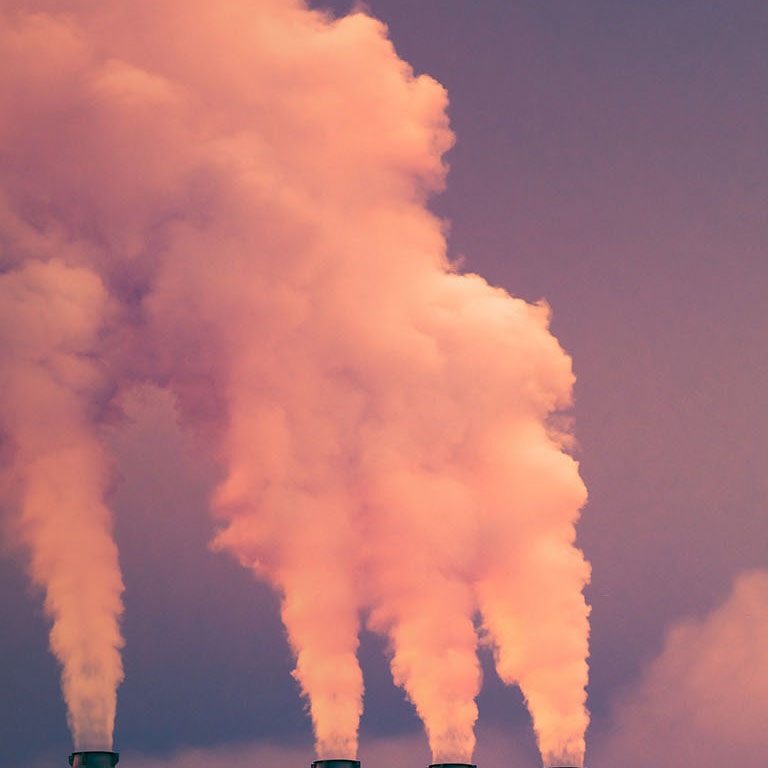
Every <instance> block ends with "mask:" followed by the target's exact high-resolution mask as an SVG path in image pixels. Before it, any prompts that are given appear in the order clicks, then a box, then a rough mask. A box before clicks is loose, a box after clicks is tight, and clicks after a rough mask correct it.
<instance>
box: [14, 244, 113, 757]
mask: <svg viewBox="0 0 768 768" xmlns="http://www.w3.org/2000/svg"><path fill="white" fill-rule="evenodd" d="M106 302H107V297H106V293H105V291H104V289H103V287H102V285H101V283H100V281H99V279H98V278H97V277H96V276H95V275H94V274H93V273H92V272H89V271H88V270H86V269H82V268H73V267H68V266H66V265H65V264H64V263H63V262H61V261H58V260H54V259H52V260H49V261H38V260H30V261H27V262H26V263H25V264H24V265H23V266H22V267H20V268H18V269H16V270H12V271H9V272H6V273H5V274H3V275H2V276H0V355H2V360H3V368H2V373H1V374H0V384H1V386H2V398H0V424H1V425H2V429H3V432H4V433H5V438H6V439H5V441H4V443H5V449H6V450H7V451H8V453H9V454H10V461H9V462H7V465H6V467H5V471H4V474H3V477H2V489H3V491H4V496H6V500H7V501H8V504H9V506H11V507H12V508H14V509H15V510H16V511H17V513H18V515H17V518H16V520H15V522H16V528H17V533H18V536H19V537H20V539H21V540H22V541H23V543H24V544H25V545H26V547H27V548H28V550H29V552H30V567H29V568H30V574H31V577H32V579H33V581H34V582H35V583H36V584H38V585H40V586H41V587H42V588H43V589H44V591H45V610H46V613H47V614H48V615H49V616H50V617H51V619H52V620H53V627H52V630H51V649H52V650H53V652H54V654H55V655H56V657H57V658H58V660H59V661H60V662H61V665H62V676H61V677H62V688H63V692H64V698H65V700H66V703H67V709H68V718H69V723H70V727H71V729H72V734H73V737H74V741H75V745H76V746H77V747H78V748H100V749H104V748H110V747H111V745H112V728H113V724H114V719H115V699H116V695H115V694H116V689H117V686H118V684H119V683H120V681H121V679H122V666H121V662H120V654H119V651H118V649H119V647H120V646H121V645H122V640H121V637H120V632H119V628H118V617H119V615H120V613H121V612H122V604H121V601H120V593H121V592H122V583H121V578H120V569H119V566H118V563H117V550H116V548H115V545H114V542H113V541H112V536H111V532H110V515H109V511H108V510H107V508H106V507H105V505H104V501H103V499H104V491H105V485H106V483H107V480H108V463H107V460H106V458H105V456H104V452H103V450H102V448H101V445H100V444H99V441H98V439H97V436H96V434H95V429H94V423H95V417H96V414H94V412H93V404H94V403H96V402H98V401H99V400H100V399H101V393H102V391H103V389H104V386H105V382H104V375H103V372H102V371H101V370H100V366H99V364H98V362H97V361H95V360H94V359H92V358H91V355H92V354H93V353H94V349H95V344H96V341H97V337H98V333H99V329H100V327H101V325H102V323H103V321H104V315H105V312H106V310H107V305H106Z"/></svg>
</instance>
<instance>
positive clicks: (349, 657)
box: [0, 0, 589, 762]
mask: <svg viewBox="0 0 768 768" xmlns="http://www.w3.org/2000/svg"><path fill="white" fill-rule="evenodd" d="M65 6H66V7H65V8H62V7H61V6H60V5H56V7H55V8H56V9H55V10H53V11H51V10H48V9H49V8H52V7H53V6H51V5H50V4H49V3H48V2H47V0H40V2H39V4H38V5H37V6H36V7H38V8H39V10H40V11H41V13H38V14H30V13H28V12H24V13H21V14H19V13H15V12H13V10H12V9H10V8H8V9H6V10H5V12H4V22H3V27H2V35H3V40H0V43H2V42H4V43H5V44H4V45H2V44H0V59H2V61H0V63H2V64H3V65H4V66H3V69H2V71H5V72H13V73H14V81H13V82H12V83H8V82H4V83H3V87H4V90H0V99H4V100H5V101H4V102H3V103H5V104H11V103H13V104H15V105H16V107H15V109H14V110H12V111H10V110H8V109H6V110H5V114H6V115H7V117H5V118H4V123H3V124H2V125H0V141H2V146H4V147H10V148H11V149H12V150H13V151H12V153H11V157H12V158H13V159H12V161H10V162H9V164H8V167H7V169H6V170H5V171H4V172H3V173H4V176H3V177H2V184H3V189H4V190H5V191H6V195H7V197H8V203H7V206H6V208H5V209H3V211H4V214H3V216H4V218H3V219H2V222H3V224H4V225H5V227H6V229H8V230H9V231H16V230H17V229H19V228H20V227H22V225H23V222H24V221H25V217H28V216H30V215H31V214H30V213H29V212H34V213H35V216H36V218H35V222H36V235H35V236H36V237H37V238H39V239H41V240H43V241H49V240H50V239H51V238H54V237H62V238H63V239H64V240H65V241H66V242H67V244H68V246H67V247H68V254H67V255H66V256H65V257H64V258H65V260H66V261H67V264H68V265H73V266H75V265H76V266H78V267H83V266H87V267H88V268H89V269H92V270H94V271H95V272H96V273H97V274H98V275H99V276H100V279H101V280H102V283H103V285H105V286H108V288H109V291H110V292H111V296H112V299H113V300H114V301H115V302H116V303H117V304H118V305H119V307H120V310H119V317H120V318H122V320H123V325H122V327H121V329H120V332H119V333H117V334H116V337H115V342H114V344H113V345H112V346H111V347H110V349H109V350H108V353H102V352H99V353H98V354H106V356H107V357H106V360H105V364H106V365H108V366H109V367H110V370H115V371H118V372H119V373H120V376H121V382H122V383H123V384H124V385H127V382H129V381H130V380H131V379H145V380H149V381H152V382H155V383H157V384H160V385H162V386H168V387H170V388H171V389H172V391H173V392H174V394H175V396H176V398H177V402H178V406H179V411H180V414H181V418H182V419H183V420H184V422H185V423H187V424H189V425H192V426H194V428H195V429H197V430H199V431H200V432H201V433H203V434H204V435H205V436H206V439H207V444H209V445H211V446H212V450H214V451H215V453H216V458H217V459H218V461H219V462H220V464H221V466H222V467H223V468H224V474H225V476H224V479H223V481H222V483H221V485H220V486H219V488H218V489H217V490H216V493H215V495H214V498H213V503H212V507H213V512H214V514H215V516H216V519H217V521H218V525H219V529H218V533H217V536H216V546H217V547H218V548H220V549H224V550H228V551H230V552H232V553H233V554H234V555H235V556H236V557H238V558H239V559H240V561H241V562H242V563H243V564H244V565H245V566H246V567H248V568H250V569H252V570H253V572H254V573H255V574H256V575H257V576H258V577H259V578H264V579H267V580H269V582H270V583H271V584H272V585H273V586H274V587H275V589H276V590H278V591H279V593H280V595H281V597H282V618H283V621H284V624H285V627H286V630H287V635H288V639H289V642H290V644H291V647H292V649H293V651H294V653H295V655H296V668H295V672H294V674H295V677H296V679H297V680H298V682H299V684H300V686H301V690H302V692H303V693H304V695H306V697H307V699H308V703H309V710H310V714H311V718H312V722H313V726H314V729H315V736H316V746H317V753H318V756H319V757H350V758H351V757H354V756H355V754H356V751H357V729H358V724H359V719H360V714H361V712H362V697H363V678H362V673H361V670H360V666H359V664H358V661H357V648H358V634H359V631H360V621H361V618H360V617H361V616H362V615H364V616H366V617H367V622H368V626H369V627H370V628H371V629H372V630H374V631H377V632H379V633H381V634H383V635H385V636H386V637H387V638H388V639H389V643H390V650H391V656H392V658H391V666H392V674H393V678H394V680H395V681H396V683H397V684H398V685H401V686H402V687H403V689H404V690H405V692H406V694H407V696H408V698H409V699H410V701H411V702H412V703H413V705H414V707H415V708H416V710H417V712H418V714H419V716H420V717H421V718H422V720H423V722H424V725H425V729H426V732H427V735H428V738H429V742H430V746H431V749H432V753H433V756H434V759H435V760H436V761H453V760H459V761H463V762H468V761H469V760H470V759H471V755H472V750H473V747H474V738H475V737H474V724H475V721H476V719H477V706H476V703H475V698H476V696H477V693H478V691H479V689H480V686H481V682H482V681H481V672H480V666H479V662H478V659H477V646H478V636H477V632H476V630H475V625H474V619H475V616H476V615H477V614H478V613H480V614H481V615H482V616H483V622H484V629H483V631H484V634H485V635H486V636H487V637H488V639H489V641H490V642H491V643H492V644H493V647H494V649H495V653H496V664H497V669H498V671H499V674H500V675H501V677H502V679H503V680H504V681H505V682H507V683H509V684H519V685H520V686H521V688H522V690H523V693H524V694H525V696H526V700H527V701H528V705H529V708H530V710H531V714H532V717H533V721H534V726H535V728H536V731H537V734H538V738H539V743H540V746H541V748H542V752H543V753H544V755H545V757H546V759H547V760H549V761H552V760H554V759H555V758H557V757H560V758H563V757H564V756H566V755H572V756H573V759H574V760H577V761H579V760H580V759H581V756H582V755H583V750H584V731H585V728H586V725H587V722H588V717H587V713H586V710H585V707H584V703H585V685H586V682H587V666H586V655H587V636H588V623H587V615H588V609H587V607H586V605H585V602H584V598H583V596H582V592H581V590H582V588H583V586H584V584H585V583H586V581H587V579H588V575H589V571H588V566H587V565H586V563H585V562H584V559H583V557H582V555H581V553H580V552H579V551H578V550H577V549H575V548H574V545H573V543H574V535H575V534H574V524H575V522H576V521H577V519H578V515H579V510H580V508H581V507H582V505H583V504H584V502H585V499H586V492H585V489H584V486H583V483H582V482H581V479H580V478H579V474H578V468H577V465H576V462H575V461H574V460H573V459H572V458H571V457H570V456H569V455H568V453H567V451H566V450H565V446H566V445H567V437H566V436H564V435H562V434H559V433H558V432H557V430H556V429H554V427H553V421H552V417H553V415H555V414H557V413H558V412H559V411H561V410H563V409H566V408H568V406H569V405H570V398H571V388H572V384H573V374H572V371H571V361H570V359H569V358H568V356H567V355H566V354H565V353H564V352H563V350H562V349H561V348H560V346H559V345H558V343H557V341H556V340H555V338H554V337H553V336H552V335H551V333H550V332H549V310H548V308H547V307H546V306H545V305H543V304H539V305H530V304H527V303H526V302H524V301H522V300H520V299H516V298H513V297H511V296H510V295H509V294H507V293H506V292H505V291H503V290H501V289H499V288H494V287H492V286H490V285H488V283H486V282H485V281H484V280H483V279H482V278H480V277H479V276H477V275H472V274H459V273H457V271H456V270H455V269H454V268H453V266H452V265H451V264H450V263H449V262H448V260H447V257H446V242H445V236H444V225H443V223H442V222H441V221H439V220H438V219H437V218H436V217H435V216H434V215H433V214H431V213H430V211H429V210H428V209H427V207H426V200H427V198H428V197H429V195H430V194H433V193H435V192H437V191H439V190H440V189H441V188H442V185H443V182H444V178H445V173H446V168H445V165H444V162H443V155H444V153H445V152H446V151H447V150H448V149H449V148H450V146H451V144H452V142H453V136H452V134H451V132H450V129H449V126H448V120H447V117H446V106H447V96H446V94H445V91H444V90H443V88H442V87H441V86H440V85H439V84H438V83H436V82H435V81H434V80H432V79H431V78H429V77H426V76H420V77H415V76H414V74H413V72H412V71H411V69H410V68H409V67H408V65H407V64H405V63H404V62H403V61H402V60H401V59H399V58H398V56H397V55H396V53H395V51H394V49H393V47H392V45H391V43H390V42H389V41H388V39H387V36H386V28H385V27H384V26H383V25H381V24H380V23H379V22H377V21H375V20H374V19H372V18H370V17H368V16H366V15H365V14H363V13H354V14H351V15H350V16H348V17H345V18H342V19H340V20H332V19H330V18H329V17H327V16H325V15H323V14H320V13H317V12H310V11H309V10H307V8H306V6H305V5H304V3H303V2H300V1H299V0H251V1H250V2H243V3H216V4H213V3H204V2H193V4H192V5H191V6H190V3H189V1H188V0H185V1H184V2H182V0H169V1H168V2H164V3H162V4H158V3H155V2H150V0H134V1H133V2H130V3H129V2H127V0H116V2H114V3H111V4H110V5H109V6H108V7H105V6H103V4H99V3H95V2H92V1H91V0H85V1H84V2H78V3H74V2H72V3H65ZM65 10H66V11H67V15H66V16H64V15H62V16H59V15H56V14H58V13H63V12H64V11H65ZM169 41H172V42H169ZM40 61H43V62H49V63H50V65H49V67H48V68H46V67H41V66H40ZM54 64H55V67H54V66H53V65H54ZM41 72H42V74H41ZM51 72H53V74H54V76H53V77H52V76H51ZM6 80H7V78H6ZM17 102H18V104H17ZM62 104H66V106H67V108H66V109H62ZM48 125H56V126H57V130H56V131H53V130H47V129H45V128H41V127H40V126H48ZM33 128H34V129H33ZM139 169H140V170H139ZM9 190H12V193H9ZM15 257H16V258H17V259H22V258H24V256H19V255H18V254H16V255H15ZM94 362H95V361H94ZM78 396H80V397H82V407H83V408H85V404H86V403H89V402H95V401H97V400H98V398H95V399H94V398H92V397H91V396H90V395H89V393H88V392H81V391H80V390H78ZM78 402H80V401H78ZM82 421H83V423H85V422H87V419H85V418H83V419H82ZM89 434H90V433H89ZM99 493H100V496H99V498H101V494H103V486H100V487H99ZM105 519H106V518H105ZM110 594H112V593H110ZM117 594H118V595H119V589H118V592H117ZM110 605H111V608H112V609H114V608H115V604H114V601H113V602H112V603H110ZM110 615H116V613H115V611H114V610H113V611H112V614H110ZM107 625H108V622H106V620H105V626H107ZM109 626H110V627H111V626H112V625H109ZM116 637H117V636H114V637H112V640H115V642H113V644H112V646H111V648H112V650H113V651H114V649H115V647H116V645H117V642H116ZM113 678H114V679H118V676H116V675H113ZM113 682H114V680H113Z"/></svg>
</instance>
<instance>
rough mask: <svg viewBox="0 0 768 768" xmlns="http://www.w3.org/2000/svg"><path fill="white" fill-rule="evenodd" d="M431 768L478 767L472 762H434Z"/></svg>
mask: <svg viewBox="0 0 768 768" xmlns="http://www.w3.org/2000/svg"><path fill="white" fill-rule="evenodd" d="M429 768H477V766H476V765H473V764H472V763H432V764H431V765H430V766H429Z"/></svg>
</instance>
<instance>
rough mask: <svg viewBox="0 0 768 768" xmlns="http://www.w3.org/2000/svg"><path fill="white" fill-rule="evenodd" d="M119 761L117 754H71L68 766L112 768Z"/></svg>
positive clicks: (74, 767)
mask: <svg viewBox="0 0 768 768" xmlns="http://www.w3.org/2000/svg"><path fill="white" fill-rule="evenodd" d="M119 759H120V753H119V752H96V751H88V752H73V753H72V754H71V755H70V756H69V764H70V765H71V766H72V768H114V766H116V765H117V761H118V760H119Z"/></svg>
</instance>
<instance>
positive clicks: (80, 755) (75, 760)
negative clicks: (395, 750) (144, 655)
mask: <svg viewBox="0 0 768 768" xmlns="http://www.w3.org/2000/svg"><path fill="white" fill-rule="evenodd" d="M119 759H120V753H119V752H97V751H87V752H73V753H72V754H71V755H70V756H69V764H70V765H71V766H72V768H114V766H116V765H117V761H118V760H119ZM358 765H359V763H358Z"/></svg>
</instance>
